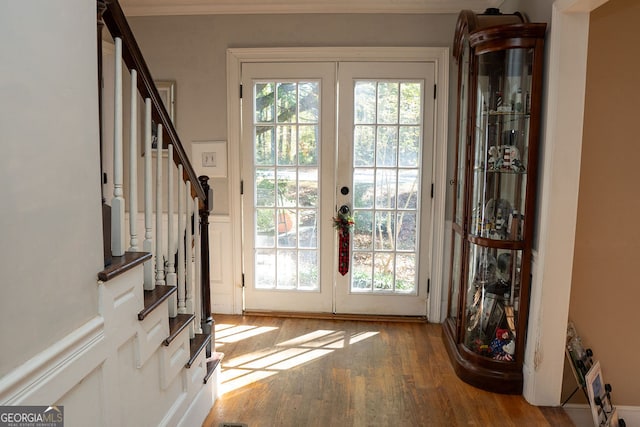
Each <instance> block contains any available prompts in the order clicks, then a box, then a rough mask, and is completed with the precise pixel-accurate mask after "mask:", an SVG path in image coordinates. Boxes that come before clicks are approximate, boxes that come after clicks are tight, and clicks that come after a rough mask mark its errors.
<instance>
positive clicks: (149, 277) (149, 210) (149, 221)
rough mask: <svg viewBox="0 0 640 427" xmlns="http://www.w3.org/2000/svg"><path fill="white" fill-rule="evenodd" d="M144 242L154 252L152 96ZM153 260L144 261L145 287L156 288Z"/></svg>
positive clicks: (146, 125)
mask: <svg viewBox="0 0 640 427" xmlns="http://www.w3.org/2000/svg"><path fill="white" fill-rule="evenodd" d="M144 104H145V111H144V242H143V244H142V249H143V250H144V251H145V252H150V253H152V252H153V231H152V230H153V187H152V182H151V175H152V172H151V157H152V155H151V138H152V135H151V98H147V99H145V100H144ZM155 286H156V282H155V280H154V277H153V261H147V262H145V263H144V289H145V290H147V291H151V290H153V288H155Z"/></svg>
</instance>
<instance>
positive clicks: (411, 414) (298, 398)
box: [203, 315, 573, 427]
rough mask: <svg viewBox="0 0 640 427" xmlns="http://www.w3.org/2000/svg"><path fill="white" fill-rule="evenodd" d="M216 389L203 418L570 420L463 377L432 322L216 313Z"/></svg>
mask: <svg viewBox="0 0 640 427" xmlns="http://www.w3.org/2000/svg"><path fill="white" fill-rule="evenodd" d="M214 319H215V322H216V350H217V351H219V352H222V353H225V357H224V359H223V361H222V375H221V380H220V383H221V388H222V393H224V394H222V395H221V397H220V398H219V399H218V400H217V401H216V404H215V405H214V406H213V408H212V409H211V412H210V413H209V416H208V417H207V419H206V420H205V422H204V424H203V426H206V427H218V426H220V425H221V423H223V422H226V423H229V424H233V423H237V424H239V423H244V424H246V425H247V426H248V427H259V426H265V427H275V426H282V427H286V426H291V427H309V426H322V427H334V426H336V427H337V426H340V427H347V426H376V427H377V426H412V427H413V426H518V427H520V426H536V427H537V426H554V427H555V426H573V423H572V422H571V420H570V419H569V417H568V416H567V415H566V414H565V413H564V411H563V410H562V409H559V408H538V407H535V406H531V405H529V404H528V403H527V402H526V401H525V400H524V399H523V398H522V397H521V396H508V395H499V394H493V393H488V392H484V391H482V390H478V389H476V388H474V387H472V386H469V385H467V384H466V383H463V382H462V381H460V380H459V379H458V377H457V376H456V375H455V373H454V372H453V369H452V367H451V364H450V363H449V360H448V358H447V355H446V350H445V348H444V345H443V342H442V338H441V327H440V325H435V324H425V323H394V322H383V321H380V322H378V321H376V322H367V321H351V320H346V321H345V320H323V319H295V318H273V317H262V316H229V315H216V316H214Z"/></svg>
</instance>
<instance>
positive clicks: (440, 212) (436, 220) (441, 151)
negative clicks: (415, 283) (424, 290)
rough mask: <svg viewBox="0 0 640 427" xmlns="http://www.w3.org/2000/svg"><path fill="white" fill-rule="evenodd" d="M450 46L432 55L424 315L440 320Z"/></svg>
mask: <svg viewBox="0 0 640 427" xmlns="http://www.w3.org/2000/svg"><path fill="white" fill-rule="evenodd" d="M449 58H450V56H449V49H448V48H443V49H440V56H439V58H437V59H436V58H432V59H434V60H435V65H436V85H437V97H436V111H435V112H434V114H435V116H434V129H433V131H434V135H433V138H434V139H433V149H434V153H433V181H432V182H433V183H434V195H433V204H432V208H433V212H432V215H431V218H432V227H431V268H430V270H429V271H430V272H431V289H430V291H429V302H428V307H427V319H428V320H429V321H430V322H435V323H440V322H442V321H444V318H445V316H446V315H447V313H446V310H442V304H441V300H442V291H443V288H445V286H444V277H445V273H444V248H445V244H444V239H445V234H446V233H445V230H450V228H447V227H445V210H446V198H447V140H448V128H449V124H448V115H449V110H448V107H449Z"/></svg>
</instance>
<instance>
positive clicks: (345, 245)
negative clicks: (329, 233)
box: [338, 230, 349, 276]
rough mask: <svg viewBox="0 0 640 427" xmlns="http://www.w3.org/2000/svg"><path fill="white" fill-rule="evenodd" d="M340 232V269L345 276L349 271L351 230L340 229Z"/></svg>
mask: <svg viewBox="0 0 640 427" xmlns="http://www.w3.org/2000/svg"><path fill="white" fill-rule="evenodd" d="M338 233H340V238H339V239H338V271H339V272H340V274H342V275H343V276H344V275H345V274H347V273H348V272H349V231H348V230H340V231H338Z"/></svg>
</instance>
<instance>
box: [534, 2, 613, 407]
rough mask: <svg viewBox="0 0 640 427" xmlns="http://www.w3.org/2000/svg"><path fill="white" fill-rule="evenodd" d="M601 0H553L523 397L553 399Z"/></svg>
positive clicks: (544, 402) (558, 385) (546, 402)
mask: <svg viewBox="0 0 640 427" xmlns="http://www.w3.org/2000/svg"><path fill="white" fill-rule="evenodd" d="M606 1H607V0H558V1H556V2H555V3H554V5H553V11H552V22H551V30H550V36H549V55H548V60H547V64H548V65H547V67H548V70H549V71H548V79H547V82H548V83H547V88H546V96H547V108H546V116H545V120H546V129H545V133H544V135H545V137H544V140H545V146H544V157H543V159H544V162H543V164H542V168H541V171H542V172H543V182H542V188H541V191H540V218H539V219H538V224H537V228H538V230H539V238H538V244H537V245H536V247H537V249H538V253H537V257H536V265H535V266H534V269H533V270H532V271H533V274H534V277H533V283H532V293H531V305H530V306H531V310H530V314H529V327H528V334H527V348H526V350H525V360H524V390H523V395H524V397H525V399H526V400H527V401H528V402H529V403H531V404H533V405H541V406H557V405H559V404H560V399H561V397H560V394H561V389H562V373H563V370H564V345H565V338H566V337H565V331H566V324H567V316H568V311H569V297H570V293H571V275H572V266H573V263H572V260H573V250H574V243H575V228H576V216H577V207H578V186H579V179H580V159H581V155H580V153H581V151H582V129H583V116H584V99H585V87H586V69H587V48H588V37H589V12H590V11H591V10H593V9H594V8H595V7H598V6H600V5H602V4H604V3H605V2H606Z"/></svg>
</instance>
